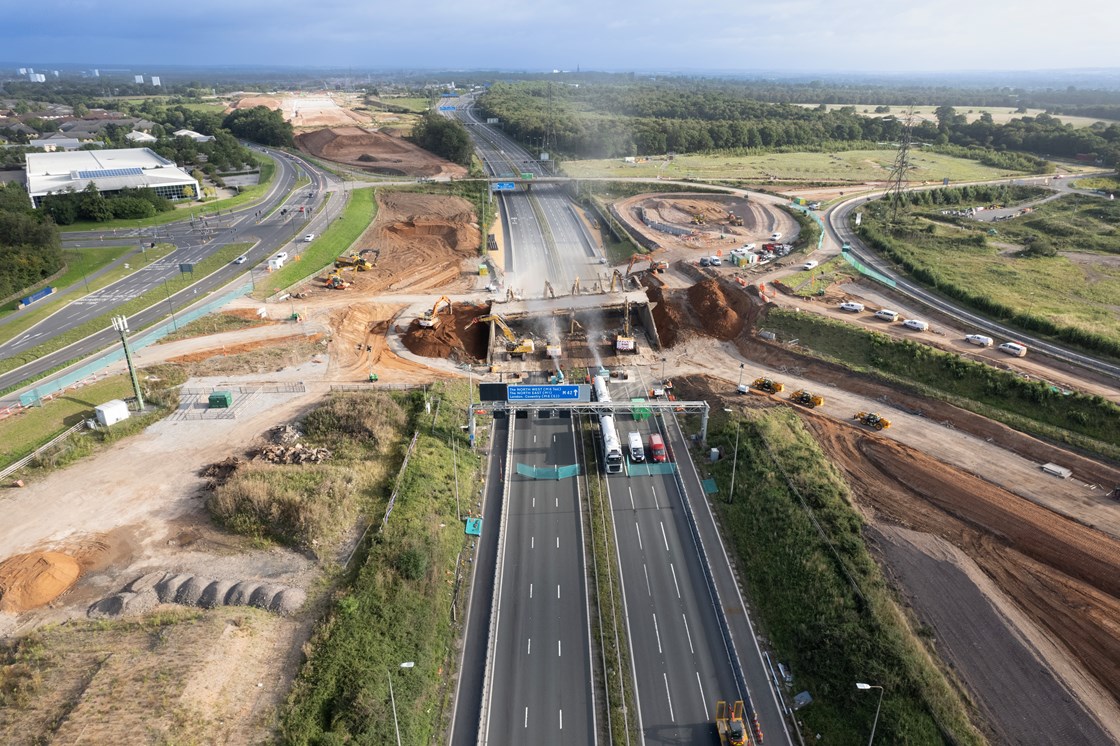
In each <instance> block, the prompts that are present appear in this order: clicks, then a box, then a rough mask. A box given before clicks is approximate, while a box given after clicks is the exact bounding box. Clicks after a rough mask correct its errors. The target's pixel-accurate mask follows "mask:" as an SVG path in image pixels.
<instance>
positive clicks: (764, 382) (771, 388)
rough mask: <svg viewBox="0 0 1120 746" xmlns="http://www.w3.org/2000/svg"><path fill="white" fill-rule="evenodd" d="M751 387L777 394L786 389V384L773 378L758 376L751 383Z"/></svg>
mask: <svg viewBox="0 0 1120 746" xmlns="http://www.w3.org/2000/svg"><path fill="white" fill-rule="evenodd" d="M751 388H753V389H756V390H758V391H764V392H766V393H767V394H777V393H779V392H780V391H782V390H783V389H785V385H783V384H781V383H778V382H777V381H775V380H773V379H771V378H756V379H754V382H753V383H752V384H751Z"/></svg>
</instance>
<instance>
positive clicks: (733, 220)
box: [727, 211, 743, 228]
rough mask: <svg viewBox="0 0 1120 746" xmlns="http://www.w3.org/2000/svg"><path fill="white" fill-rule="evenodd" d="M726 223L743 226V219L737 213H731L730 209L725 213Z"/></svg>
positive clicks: (738, 226)
mask: <svg viewBox="0 0 1120 746" xmlns="http://www.w3.org/2000/svg"><path fill="white" fill-rule="evenodd" d="M727 224H728V225H733V226H735V227H737V228H742V227H743V219H742V218H741V217H739V216H738V215H736V214H735V213H733V212H731V211H728V213H727Z"/></svg>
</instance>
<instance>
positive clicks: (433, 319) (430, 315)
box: [417, 295, 453, 329]
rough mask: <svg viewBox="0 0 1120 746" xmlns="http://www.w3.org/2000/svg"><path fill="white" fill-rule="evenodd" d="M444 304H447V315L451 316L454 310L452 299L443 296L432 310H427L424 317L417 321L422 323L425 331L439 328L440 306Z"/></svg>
mask: <svg viewBox="0 0 1120 746" xmlns="http://www.w3.org/2000/svg"><path fill="white" fill-rule="evenodd" d="M443 303H446V304H447V315H448V316H450V315H451V312H452V310H453V307H452V305H451V299H450V298H448V297H447V296H446V295H443V296H440V299H439V300H437V301H436V302H435V304H433V305H432V307H431V308H428V309H425V310H424V315H423V316H421V317H420V318H419V319H417V321H418V322H419V323H420V326H422V327H424V328H425V329H433V328H435V327H437V326H439V311H440V305H441V304H443Z"/></svg>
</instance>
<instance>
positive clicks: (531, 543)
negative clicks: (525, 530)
mask: <svg viewBox="0 0 1120 746" xmlns="http://www.w3.org/2000/svg"><path fill="white" fill-rule="evenodd" d="M536 545H537V537H535V536H530V537H529V548H530V549H533V548H535V547H536Z"/></svg>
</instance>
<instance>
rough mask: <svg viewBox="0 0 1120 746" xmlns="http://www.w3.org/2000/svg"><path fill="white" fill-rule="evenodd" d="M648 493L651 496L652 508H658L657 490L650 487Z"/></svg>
mask: <svg viewBox="0 0 1120 746" xmlns="http://www.w3.org/2000/svg"><path fill="white" fill-rule="evenodd" d="M649 491H650V492H651V493H652V494H653V507H655V508H660V507H661V506H660V505H658V504H657V490H656V489H654V488H653V487H650V488H649Z"/></svg>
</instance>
